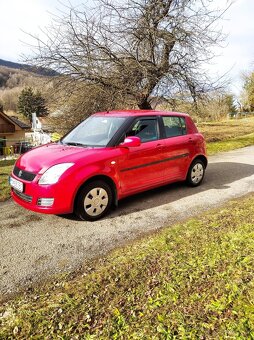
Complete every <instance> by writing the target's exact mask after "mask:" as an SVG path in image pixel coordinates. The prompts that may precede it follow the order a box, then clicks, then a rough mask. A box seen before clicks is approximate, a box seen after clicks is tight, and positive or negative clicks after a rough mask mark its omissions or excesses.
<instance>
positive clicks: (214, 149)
mask: <svg viewBox="0 0 254 340" xmlns="http://www.w3.org/2000/svg"><path fill="white" fill-rule="evenodd" d="M250 145H254V133H251V134H249V135H245V136H239V137H235V138H232V139H228V140H222V141H218V142H208V143H207V153H208V155H214V154H216V153H218V152H225V151H230V150H235V149H239V148H243V147H245V146H250Z"/></svg>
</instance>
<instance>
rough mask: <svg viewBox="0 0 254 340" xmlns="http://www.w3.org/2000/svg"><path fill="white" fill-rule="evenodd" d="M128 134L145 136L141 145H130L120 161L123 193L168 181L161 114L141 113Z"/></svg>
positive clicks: (141, 137)
mask: <svg viewBox="0 0 254 340" xmlns="http://www.w3.org/2000/svg"><path fill="white" fill-rule="evenodd" d="M126 136H137V137H140V139H141V145H140V146H139V147H132V148H129V149H128V151H127V152H126V154H125V156H123V157H122V158H121V160H120V161H119V175H120V183H121V189H122V192H123V194H126V193H131V192H138V191H140V190H143V189H149V188H150V187H154V186H156V185H158V184H161V183H163V182H164V164H163V146H164V141H163V139H161V136H160V131H159V121H158V117H147V118H145V117H140V118H138V119H136V120H135V122H134V123H133V124H132V126H131V128H130V129H129V130H128V131H127V133H126Z"/></svg>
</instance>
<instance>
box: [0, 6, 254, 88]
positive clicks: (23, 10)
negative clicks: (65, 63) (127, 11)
mask: <svg viewBox="0 0 254 340" xmlns="http://www.w3.org/2000/svg"><path fill="white" fill-rule="evenodd" d="M89 1H90V2H92V0H89ZM70 2H71V3H72V4H73V5H75V6H76V5H78V4H79V3H82V2H83V3H86V2H87V0H70ZM214 2H215V3H216V2H217V3H218V4H219V5H220V6H221V5H222V4H224V3H225V4H226V3H227V2H228V1H227V0H215V1H214ZM61 3H63V4H68V0H61ZM61 3H60V1H58V0H0V32H1V34H0V59H5V60H10V61H19V62H22V58H21V55H22V54H30V52H31V51H30V50H29V47H28V46H26V45H25V44H24V43H23V42H28V41H29V39H28V36H27V35H26V34H25V33H24V32H28V33H32V34H38V33H39V30H40V28H42V29H43V27H45V26H47V25H49V23H50V20H51V13H57V11H58V9H61V8H62V5H61ZM253 13H254V1H253V0H235V2H234V4H233V5H232V6H231V8H230V9H229V10H228V12H227V13H226V14H225V20H224V22H223V30H224V33H226V34H228V37H227V40H226V42H225V44H224V45H225V47H224V48H223V49H221V50H218V51H217V53H219V54H220V57H218V58H216V59H214V61H213V65H211V66H209V70H210V71H211V72H212V73H213V74H214V75H215V74H216V75H217V74H218V75H222V74H224V73H226V72H229V76H230V78H231V79H232V85H231V89H232V91H233V92H235V93H236V94H238V93H239V92H240V88H241V81H240V79H241V74H242V73H243V72H247V71H250V70H251V69H254V20H253Z"/></svg>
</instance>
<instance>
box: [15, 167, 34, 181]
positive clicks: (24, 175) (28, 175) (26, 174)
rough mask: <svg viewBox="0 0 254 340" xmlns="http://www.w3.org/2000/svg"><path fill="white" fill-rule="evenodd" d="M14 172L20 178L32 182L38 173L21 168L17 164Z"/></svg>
mask: <svg viewBox="0 0 254 340" xmlns="http://www.w3.org/2000/svg"><path fill="white" fill-rule="evenodd" d="M13 173H14V175H15V176H17V177H18V178H20V179H24V180H25V181H29V182H32V181H33V180H34V178H35V176H36V174H33V173H32V172H29V171H25V170H21V169H19V168H18V167H17V166H15V167H14V169H13Z"/></svg>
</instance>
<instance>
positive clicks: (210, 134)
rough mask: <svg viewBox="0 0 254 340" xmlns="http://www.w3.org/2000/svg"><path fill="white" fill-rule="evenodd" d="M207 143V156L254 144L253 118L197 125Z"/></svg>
mask: <svg viewBox="0 0 254 340" xmlns="http://www.w3.org/2000/svg"><path fill="white" fill-rule="evenodd" d="M198 128H199V130H200V132H202V133H203V135H204V137H205V139H206V142H207V152H208V155H213V154H215V153H217V152H224V151H230V150H234V149H238V148H242V147H245V146H249V145H253V144H254V117H251V118H244V119H232V120H227V121H222V122H212V123H202V124H199V125H198Z"/></svg>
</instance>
